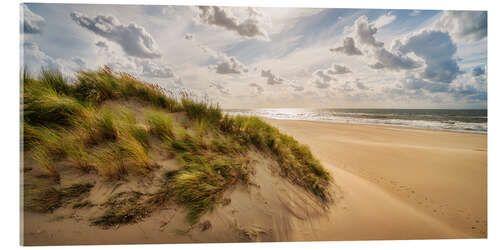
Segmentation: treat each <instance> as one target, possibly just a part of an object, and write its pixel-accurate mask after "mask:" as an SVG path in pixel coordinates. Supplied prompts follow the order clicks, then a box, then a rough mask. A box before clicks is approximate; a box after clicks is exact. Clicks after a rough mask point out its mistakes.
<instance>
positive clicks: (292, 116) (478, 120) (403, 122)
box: [224, 109, 488, 133]
mask: <svg viewBox="0 0 500 250" xmlns="http://www.w3.org/2000/svg"><path fill="white" fill-rule="evenodd" d="M224 112H225V113H227V114H231V115H245V116H259V117H265V118H274V119H288V120H308V121H324V122H336V123H354V124H372V125H387V126H401V127H410V128H422V129H436V130H450V131H460V132H471V133H487V131H488V118H487V114H488V111H487V110H486V109H480V110H478V109H475V110H471V109H466V110H465V109H464V110H458V109H227V110H224Z"/></svg>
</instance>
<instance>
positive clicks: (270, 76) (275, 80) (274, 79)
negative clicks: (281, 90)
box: [260, 69, 285, 85]
mask: <svg viewBox="0 0 500 250" xmlns="http://www.w3.org/2000/svg"><path fill="white" fill-rule="evenodd" d="M260 76H262V77H265V78H267V84H269V85H276V84H282V83H284V82H285V79H283V78H281V77H279V76H277V75H275V74H274V73H272V72H271V70H270V69H268V70H261V72H260Z"/></svg>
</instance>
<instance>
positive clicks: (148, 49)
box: [70, 12, 161, 58]
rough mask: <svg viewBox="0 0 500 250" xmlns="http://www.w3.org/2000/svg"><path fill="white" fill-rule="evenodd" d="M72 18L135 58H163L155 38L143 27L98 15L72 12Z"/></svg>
mask: <svg viewBox="0 0 500 250" xmlns="http://www.w3.org/2000/svg"><path fill="white" fill-rule="evenodd" d="M70 16H71V18H72V19H73V21H75V22H76V23H77V24H78V25H80V26H82V27H84V28H86V29H88V30H90V31H92V32H94V33H95V34H97V35H99V36H102V37H104V38H106V39H108V40H110V41H113V42H116V43H118V44H119V45H120V46H121V47H122V49H123V51H124V52H125V53H126V54H128V55H130V56H134V57H140V58H158V57H160V56H161V54H160V52H159V51H158V48H157V47H156V44H155V41H154V39H153V37H152V36H151V35H150V34H149V33H148V32H147V31H146V30H145V29H144V28H143V27H141V26H139V25H137V24H135V23H130V24H128V25H123V24H121V23H120V22H119V21H118V19H116V18H115V17H113V16H102V15H98V16H96V17H94V18H90V17H88V16H86V15H84V14H82V13H78V12H72V13H71V15H70Z"/></svg>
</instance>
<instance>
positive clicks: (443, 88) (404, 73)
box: [20, 3, 487, 109]
mask: <svg viewBox="0 0 500 250" xmlns="http://www.w3.org/2000/svg"><path fill="white" fill-rule="evenodd" d="M20 9H21V20H20V32H21V35H22V36H21V38H22V39H21V44H20V46H21V53H22V55H21V58H22V62H21V64H22V65H21V66H26V67H27V68H28V69H29V70H30V71H32V72H39V70H40V69H41V68H46V69H51V70H59V71H61V72H62V73H63V74H64V75H65V76H67V77H68V79H71V78H72V77H74V74H75V72H77V71H79V70H95V69H97V68H99V67H102V66H104V65H107V66H109V67H111V68H112V69H113V70H115V71H123V72H127V73H129V74H131V75H134V76H136V77H137V78H140V79H142V80H145V81H147V82H150V83H156V84H159V85H161V86H163V87H165V88H167V89H179V90H189V91H190V92H191V93H193V94H194V95H196V96H208V97H209V98H210V99H211V100H212V101H214V102H217V103H219V104H220V105H221V106H222V107H223V108H458V109H468V108H481V109H482V108H487V12H484V11H438V10H384V9H336V8H328V9H314V8H253V7H217V6H167V5H159V6H153V5H78V4H46V3H42V4H36V3H33V4H31V3H30V4H22V5H21V6H20Z"/></svg>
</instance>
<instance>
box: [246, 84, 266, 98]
mask: <svg viewBox="0 0 500 250" xmlns="http://www.w3.org/2000/svg"><path fill="white" fill-rule="evenodd" d="M248 86H250V87H252V88H254V89H255V92H256V93H255V94H257V95H260V94H262V92H264V88H263V87H262V86H260V85H259V84H257V83H250V84H249V85H248Z"/></svg>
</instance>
